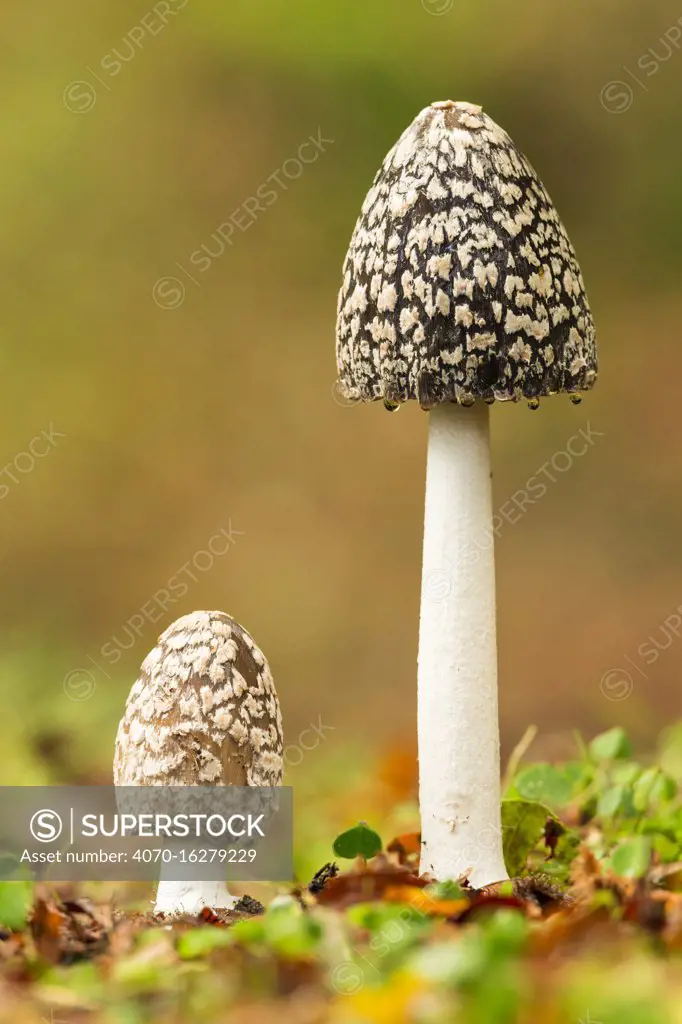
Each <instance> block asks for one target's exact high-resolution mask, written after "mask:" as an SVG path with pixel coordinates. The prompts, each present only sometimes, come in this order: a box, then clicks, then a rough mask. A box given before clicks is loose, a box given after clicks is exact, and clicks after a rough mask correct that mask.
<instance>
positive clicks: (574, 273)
mask: <svg viewBox="0 0 682 1024" xmlns="http://www.w3.org/2000/svg"><path fill="white" fill-rule="evenodd" d="M336 353H337V365H338V371H339V387H340V391H341V392H342V393H343V394H344V395H345V396H346V397H348V398H351V399H360V400H363V401H375V400H377V399H384V400H385V401H386V402H387V403H389V405H390V404H391V403H396V402H402V401H406V400H407V399H417V400H418V401H419V402H420V404H421V405H422V407H423V408H425V409H428V408H432V407H433V406H434V405H436V404H438V403H439V402H444V401H456V402H460V403H461V404H463V405H469V404H471V403H472V402H473V401H474V400H475V399H477V398H482V399H484V400H486V401H488V402H492V401H495V400H496V399H497V400H501V401H505V400H514V401H518V400H519V399H520V398H523V397H525V398H528V399H532V400H535V399H537V398H539V397H541V396H543V395H549V394H554V393H556V392H560V391H567V392H580V391H583V390H588V389H589V388H591V387H593V385H594V382H595V380H596V375H597V354H596V343H595V331H594V323H593V320H592V314H591V312H590V308H589V305H588V302H587V297H586V295H585V288H584V284H583V280H582V276H581V273H580V268H579V266H578V262H577V259H576V256H575V253H574V251H573V248H572V246H571V243H570V241H569V239H568V236H567V234H566V231H565V230H564V227H563V225H562V223H561V221H560V219H559V216H558V214H557V212H556V210H555V208H554V205H553V204H552V201H551V199H550V197H549V195H548V194H547V192H546V190H545V188H544V186H543V185H542V183H541V182H540V181H539V179H538V177H537V175H536V174H535V172H534V170H533V168H532V167H531V166H530V164H529V163H528V161H527V160H526V159H525V157H524V156H523V155H522V154H521V153H520V152H519V151H518V149H517V148H516V146H515V145H514V143H513V142H512V141H511V139H510V138H509V136H508V135H507V134H506V132H504V131H503V130H502V129H501V128H500V127H499V126H498V125H497V124H495V122H494V121H493V120H491V118H490V117H488V116H487V115H486V114H484V113H483V111H482V110H481V108H480V107H476V106H473V105H472V104H469V103H454V102H453V101H450V100H447V101H445V102H443V103H435V104H432V105H431V106H430V107H427V108H426V109H425V110H422V112H421V113H420V114H419V115H418V116H417V118H416V119H415V120H414V122H413V123H412V124H411V125H410V127H409V128H408V129H407V130H406V131H405V132H404V133H403V135H402V136H401V138H400V139H399V140H398V142H397V143H396V145H395V146H394V147H393V149H392V150H391V151H390V153H389V154H388V156H387V157H386V159H385V160H384V163H383V165H382V167H381V169H380V171H379V173H378V174H377V176H376V178H375V180H374V184H373V185H372V188H371V189H370V191H369V193H368V195H367V198H366V199H365V202H364V205H363V207H362V213H361V215H360V218H359V220H358V222H357V224H356V227H355V231H354V233H353V237H352V239H351V243H350V248H349V251H348V255H347V257H346V262H345V265H344V278H343V285H342V288H341V292H340V295H339V306H338V322H337V348H336Z"/></svg>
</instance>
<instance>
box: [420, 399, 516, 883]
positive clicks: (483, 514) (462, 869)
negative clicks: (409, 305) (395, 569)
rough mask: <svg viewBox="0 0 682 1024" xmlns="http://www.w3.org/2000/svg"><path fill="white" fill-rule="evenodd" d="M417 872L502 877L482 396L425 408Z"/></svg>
mask: <svg viewBox="0 0 682 1024" xmlns="http://www.w3.org/2000/svg"><path fill="white" fill-rule="evenodd" d="M418 718H419V800H420V807H421V823H422V844H423V845H422V857H421V871H422V873H429V874H431V875H433V876H434V877H435V878H438V879H441V880H442V879H447V878H459V877H460V876H461V875H466V876H467V877H468V878H469V881H470V882H471V884H472V885H474V886H477V887H479V886H483V885H487V884H489V883H491V882H496V881H499V880H501V879H504V878H507V877H508V876H507V872H506V869H505V866H504V859H503V857H502V829H501V820H500V740H499V724H498V711H497V644H496V637H495V560H494V536H493V530H492V487H491V470H490V429H489V423H488V407H487V405H485V404H484V403H482V402H477V403H476V404H475V405H474V406H472V407H471V408H467V409H465V408H462V407H461V406H459V405H456V404H454V403H444V404H442V405H438V406H437V407H436V408H435V409H433V410H432V411H431V412H430V413H429V450H428V466H427V474H426V512H425V520H424V560H423V578H422V598H421V623H420V632H419V671H418Z"/></svg>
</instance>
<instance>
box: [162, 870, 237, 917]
mask: <svg viewBox="0 0 682 1024" xmlns="http://www.w3.org/2000/svg"><path fill="white" fill-rule="evenodd" d="M236 902H237V897H236V896H232V894H231V893H230V892H229V890H228V888H227V886H226V885H225V883H224V882H185V881H182V882H177V881H169V880H164V879H163V878H162V879H161V881H160V882H159V888H158V890H157V893H156V903H155V904H154V913H155V914H165V915H166V916H167V917H170V916H177V915H181V914H190V915H192V914H200V913H201V911H202V910H203V909H204V907H209V908H210V909H212V910H230V909H231V908H232V907H233V906H234V905H235V903H236Z"/></svg>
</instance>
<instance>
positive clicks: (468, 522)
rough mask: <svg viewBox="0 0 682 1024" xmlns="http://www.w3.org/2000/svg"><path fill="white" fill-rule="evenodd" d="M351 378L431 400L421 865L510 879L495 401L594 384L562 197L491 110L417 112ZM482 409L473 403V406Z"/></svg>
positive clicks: (383, 229) (591, 348)
mask: <svg viewBox="0 0 682 1024" xmlns="http://www.w3.org/2000/svg"><path fill="white" fill-rule="evenodd" d="M336 351H337V365H338V370H339V382H338V387H339V390H340V391H341V393H342V394H343V395H345V397H347V398H348V399H351V400H359V401H365V402H374V401H377V400H383V401H384V404H385V405H386V407H387V408H388V409H389V410H394V409H396V408H397V407H398V405H399V404H400V403H401V402H405V401H408V400H416V401H418V402H419V404H420V405H421V407H422V409H425V410H428V411H429V438H428V459H427V479H426V513H425V526H424V557H423V580H422V599H421V625H420V634H419V663H418V720H419V772H420V790H419V793H420V805H421V818H422V844H423V845H422V862H421V867H422V871H423V872H428V873H430V874H433V875H434V876H436V877H437V878H455V877H458V876H460V875H462V874H468V876H469V879H470V881H471V882H472V884H474V885H484V884H486V883H489V882H493V881H496V880H498V879H501V878H505V877H506V872H505V867H504V861H503V856H502V841H501V825H500V770H499V769H500V763H499V725H498V712H497V646H496V639H495V570H494V555H493V546H492V543H491V542H490V541H489V540H488V538H489V536H490V529H491V522H492V497H491V468H490V439H489V424H488V409H487V405H492V404H493V403H494V402H495V401H501V402H503V401H514V402H516V401H519V399H521V398H525V399H527V400H528V403H529V405H530V406H531V408H537V406H538V405H539V400H540V398H541V397H543V396H545V395H552V394H556V393H557V392H568V393H570V394H571V396H572V398H573V400H574V401H579V400H580V399H579V392H580V391H584V390H587V389H589V388H591V387H592V386H593V385H594V382H595V379H596V371H597V361H596V347H595V333H594V325H593V321H592V316H591V313H590V309H589V306H588V303H587V298H586V296H585V290H584V286H583V281H582V277H581V274H580V268H579V266H578V262H577V260H576V256H575V253H574V251H573V249H572V247H571V243H570V242H569V239H568V236H567V235H566V232H565V230H564V228H563V225H562V223H561V221H560V219H559V217H558V214H557V212H556V210H555V208H554V206H553V204H552V201H551V199H550V197H549V196H548V194H547V192H546V191H545V189H544V187H543V185H542V184H541V182H540V181H539V179H538V178H537V176H536V174H535V172H534V171H533V168H532V167H531V166H530V164H529V163H528V161H527V160H526V159H525V157H524V156H523V155H522V154H521V153H520V152H519V150H518V149H517V148H516V147H515V145H514V144H513V142H512V141H511V139H510V138H509V136H508V135H507V134H506V132H504V131H503V130H502V129H501V128H500V127H499V126H498V125H497V124H495V122H494V121H492V120H491V118H489V117H488V116H487V115H486V114H484V113H483V111H482V109H481V108H480V107H478V106H474V105H473V104H470V103H456V102H453V101H452V100H447V101H445V102H441V103H433V104H431V106H430V107H427V108H426V109H425V110H422V112H421V113H420V114H419V115H418V116H417V118H416V119H415V120H414V122H413V123H412V124H411V125H410V127H409V128H408V129H407V130H406V131H405V132H404V133H403V135H402V136H401V138H400V139H399V140H398V142H397V144H396V145H395V146H394V147H393V149H392V150H391V151H390V153H389V154H388V156H387V157H386V159H385V160H384V163H383V165H382V167H381V169H380V170H379V173H378V174H377V176H376V178H375V180H374V184H373V185H372V188H371V189H370V191H369V193H368V195H367V198H366V199H365V203H364V205H363V207H362V213H361V215H360V218H359V220H358V222H357V225H356V227H355V232H354V234H353V237H352V239H351V243H350V248H349V251H348V255H347V257H346V262H345V266H344V278H343V285H342V288H341V293H340V296H339V308H338V324H337V349H336ZM469 407H471V408H469Z"/></svg>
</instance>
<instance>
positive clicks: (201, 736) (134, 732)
mask: <svg viewBox="0 0 682 1024" xmlns="http://www.w3.org/2000/svg"><path fill="white" fill-rule="evenodd" d="M282 752H283V737H282V716H281V713H280V707H279V701H278V699H277V693H276V691H275V686H274V683H273V680H272V675H271V673H270V668H269V667H268V663H267V661H266V660H265V657H264V655H263V653H262V652H261V651H260V649H259V648H258V647H257V646H256V644H255V643H254V641H253V639H252V638H251V636H250V635H249V634H248V633H247V631H246V630H245V629H244V628H243V627H242V626H240V625H239V624H238V623H237V622H235V620H234V619H231V618H230V616H229V615H226V614H225V613H224V612H205V611H201V612H192V613H191V614H190V615H183V616H182V618H179V619H177V620H176V621H175V622H174V623H172V625H170V626H169V627H168V629H167V630H166V631H165V632H164V633H162V634H161V636H160V637H159V642H158V644H157V646H156V647H154V649H153V650H152V651H150V653H149V654H148V655H147V657H146V658H145V660H144V661H143V662H142V668H141V671H140V676H139V678H138V680H137V681H136V682H135V683H134V685H133V688H132V689H131V691H130V694H129V696H128V700H127V702H126V709H125V714H124V716H123V718H122V719H121V722H120V725H119V727H118V734H117V736H116V750H115V754H114V784H115V785H116V786H165V785H167V786H207V785H215V786H279V785H281V783H282V770H283V757H282ZM235 902H236V900H235V897H233V896H232V895H231V894H230V893H229V892H228V890H227V887H226V886H225V883H224V882H178V881H171V880H164V879H163V876H162V879H161V881H160V883H159V887H158V891H157V898H156V906H155V910H156V911H157V912H163V913H165V914H179V913H187V914H192V913H197V912H198V911H199V910H201V908H202V907H206V906H207V907H212V908H229V907H231V906H233V905H234V903H235Z"/></svg>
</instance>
